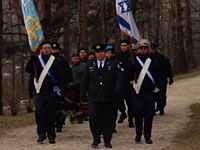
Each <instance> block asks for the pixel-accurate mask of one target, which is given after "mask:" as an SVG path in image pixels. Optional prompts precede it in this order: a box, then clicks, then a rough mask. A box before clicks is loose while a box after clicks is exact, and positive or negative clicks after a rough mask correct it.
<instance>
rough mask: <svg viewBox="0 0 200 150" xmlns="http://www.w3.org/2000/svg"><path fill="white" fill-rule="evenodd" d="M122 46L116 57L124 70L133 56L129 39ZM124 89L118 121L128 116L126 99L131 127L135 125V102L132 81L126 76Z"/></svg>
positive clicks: (121, 43)
mask: <svg viewBox="0 0 200 150" xmlns="http://www.w3.org/2000/svg"><path fill="white" fill-rule="evenodd" d="M120 48H121V51H120V52H119V53H116V55H115V56H116V58H117V59H118V61H119V62H122V68H123V69H124V72H125V71H126V69H127V66H128V62H129V60H130V58H131V54H130V50H129V41H128V40H122V41H121V42H120ZM122 86H123V87H122V90H123V94H122V96H121V100H120V105H119V111H120V112H121V116H120V119H119V120H118V123H122V122H123V121H124V119H126V118H127V115H126V112H125V110H126V107H125V104H124V100H125V101H126V104H127V106H128V121H129V127H130V128H132V127H134V123H133V103H132V99H131V93H132V90H131V85H130V83H129V82H128V81H127V80H126V78H125V77H123V85H122Z"/></svg>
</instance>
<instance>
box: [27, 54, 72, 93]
mask: <svg viewBox="0 0 200 150" xmlns="http://www.w3.org/2000/svg"><path fill="white" fill-rule="evenodd" d="M45 59H46V61H48V59H49V56H48V57H45ZM34 63H35V65H36V73H37V77H38V78H39V77H40V74H41V72H42V70H43V67H42V65H41V63H40V61H39V59H38V57H37V56H34V59H33V58H32V59H31V60H29V61H28V63H27V65H26V68H25V71H26V72H27V73H30V81H29V84H31V85H32V86H33V85H34V83H33V81H34V78H35V72H34ZM49 70H50V71H51V72H52V74H53V76H54V78H55V80H57V82H58V86H59V88H60V89H61V93H63V94H65V93H66V92H67V84H68V83H69V82H71V79H72V76H71V74H70V73H69V72H70V71H69V72H67V71H64V70H63V68H62V65H61V62H60V61H59V59H57V58H56V59H55V60H54V62H53V64H52V66H51V67H50V69H49ZM53 87H54V83H53V81H52V79H51V78H50V77H49V75H48V74H47V75H46V77H45V79H44V81H43V84H42V87H41V89H40V92H43V91H45V92H47V91H51V92H52V91H53ZM33 91H34V87H32V89H30V87H29V92H33Z"/></svg>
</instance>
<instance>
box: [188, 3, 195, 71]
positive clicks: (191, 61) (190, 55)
mask: <svg viewBox="0 0 200 150" xmlns="http://www.w3.org/2000/svg"><path fill="white" fill-rule="evenodd" d="M185 25H186V36H185V42H186V55H187V57H186V58H187V66H188V68H195V67H196V62H195V59H194V53H193V39H192V25H191V9H190V1H189V0H185Z"/></svg>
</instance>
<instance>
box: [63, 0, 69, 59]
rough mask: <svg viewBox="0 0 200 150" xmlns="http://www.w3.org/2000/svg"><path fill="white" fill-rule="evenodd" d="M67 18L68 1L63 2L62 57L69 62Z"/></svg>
mask: <svg viewBox="0 0 200 150" xmlns="http://www.w3.org/2000/svg"><path fill="white" fill-rule="evenodd" d="M69 16H70V0H64V55H65V57H66V58H67V59H68V60H70V46H69V33H70V31H69V20H70V19H69Z"/></svg>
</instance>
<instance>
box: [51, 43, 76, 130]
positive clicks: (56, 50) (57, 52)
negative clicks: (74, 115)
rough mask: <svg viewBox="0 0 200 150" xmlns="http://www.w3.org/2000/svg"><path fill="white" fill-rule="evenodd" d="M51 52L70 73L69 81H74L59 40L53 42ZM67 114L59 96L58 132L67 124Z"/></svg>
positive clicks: (64, 69)
mask: <svg viewBox="0 0 200 150" xmlns="http://www.w3.org/2000/svg"><path fill="white" fill-rule="evenodd" d="M51 54H52V55H53V56H54V57H56V58H57V59H58V60H59V61H60V64H61V67H62V68H63V71H66V72H67V74H68V78H69V82H70V83H71V82H73V78H72V70H71V68H70V67H69V64H68V61H67V59H66V58H65V57H63V56H62V55H61V47H60V44H59V43H57V42H52V51H51ZM65 120H66V114H65V113H64V105H63V103H62V100H61V98H60V97H59V98H58V101H57V112H56V123H55V126H56V132H62V128H63V125H64V124H65Z"/></svg>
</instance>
